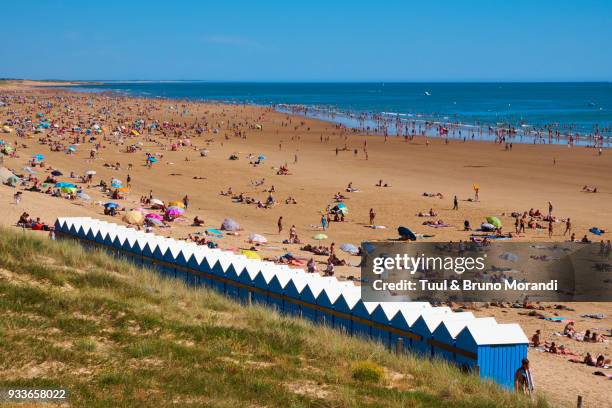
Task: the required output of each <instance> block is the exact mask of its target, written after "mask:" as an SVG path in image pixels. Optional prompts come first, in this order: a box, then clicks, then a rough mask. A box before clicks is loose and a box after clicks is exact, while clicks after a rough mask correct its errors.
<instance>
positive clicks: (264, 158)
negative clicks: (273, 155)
mask: <svg viewBox="0 0 612 408" xmlns="http://www.w3.org/2000/svg"><path fill="white" fill-rule="evenodd" d="M258 159H259V160H260V161H264V160H266V156H264V155H263V154H260V155H259V157H258Z"/></svg>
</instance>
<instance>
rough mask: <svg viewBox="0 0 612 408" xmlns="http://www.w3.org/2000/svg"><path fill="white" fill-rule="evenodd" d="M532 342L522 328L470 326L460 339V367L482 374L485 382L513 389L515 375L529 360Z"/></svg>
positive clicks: (459, 335)
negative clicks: (524, 361) (528, 354)
mask: <svg viewBox="0 0 612 408" xmlns="http://www.w3.org/2000/svg"><path fill="white" fill-rule="evenodd" d="M528 345H529V340H528V339H527V336H525V333H524V332H523V329H521V327H520V326H519V325H518V324H498V325H496V326H487V327H482V326H480V327H470V325H468V326H466V327H465V328H464V329H463V330H461V332H459V334H458V335H457V339H456V347H457V348H458V349H460V350H462V351H463V353H462V354H459V353H457V359H456V361H457V363H458V364H460V365H461V366H463V367H467V368H471V369H474V368H476V369H477V370H478V374H479V375H480V377H482V378H487V379H490V380H493V381H495V382H496V383H498V384H500V385H502V386H503V387H506V388H510V389H511V388H512V387H513V384H514V374H515V372H516V370H517V369H518V368H519V367H520V366H521V361H522V360H523V359H524V358H526V357H527V346H528Z"/></svg>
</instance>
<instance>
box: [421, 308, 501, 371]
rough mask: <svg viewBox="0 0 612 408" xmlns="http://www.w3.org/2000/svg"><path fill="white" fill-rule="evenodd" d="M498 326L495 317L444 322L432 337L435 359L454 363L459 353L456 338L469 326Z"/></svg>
mask: <svg viewBox="0 0 612 408" xmlns="http://www.w3.org/2000/svg"><path fill="white" fill-rule="evenodd" d="M496 324H497V321H496V320H495V318H493V317H481V318H476V319H468V320H443V321H442V323H440V325H439V326H438V327H437V328H436V329H435V330H434V331H433V333H432V335H431V343H432V346H433V352H434V357H438V358H441V359H445V360H448V361H453V362H454V361H455V360H456V356H457V352H456V351H455V350H454V349H455V338H456V337H457V335H458V334H459V332H460V331H461V330H463V329H464V328H465V327H466V326H468V325H470V326H471V327H472V328H476V327H477V326H494V325H496Z"/></svg>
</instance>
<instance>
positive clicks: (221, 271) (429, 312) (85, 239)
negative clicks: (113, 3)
mask: <svg viewBox="0 0 612 408" xmlns="http://www.w3.org/2000/svg"><path fill="white" fill-rule="evenodd" d="M55 234H56V236H57V237H58V238H74V239H77V240H78V241H79V242H81V243H82V244H83V245H85V246H97V247H101V248H103V249H105V250H107V251H109V252H110V253H112V254H113V255H116V256H120V257H126V258H128V259H130V260H131V261H133V262H134V263H136V264H138V265H143V266H147V267H150V268H152V269H155V270H157V271H158V272H159V273H160V274H162V275H163V276H166V277H172V278H177V279H183V280H184V281H185V282H186V283H187V284H189V285H193V286H204V287H209V288H213V289H215V290H216V291H218V292H220V293H223V294H225V295H227V296H229V297H232V298H235V299H237V300H238V301H240V302H243V303H247V304H251V303H260V304H265V305H267V306H269V307H272V308H275V309H276V310H278V311H279V312H281V313H284V314H289V315H295V316H301V317H303V318H306V319H309V320H311V321H313V322H316V323H323V324H326V325H328V326H330V327H333V328H336V329H338V330H342V331H344V332H346V333H348V334H350V335H355V336H362V337H365V338H370V339H373V340H375V341H378V342H381V343H383V344H385V345H386V346H387V347H389V348H394V349H396V350H398V351H402V352H412V353H416V354H418V355H421V356H423V357H424V358H440V359H445V360H447V361H450V362H453V363H455V364H457V365H458V366H460V367H462V368H465V369H469V370H476V371H477V372H478V374H479V375H480V376H481V377H482V378H486V379H490V380H493V381H495V382H497V383H498V384H500V385H502V386H504V387H507V388H511V387H512V386H513V383H514V373H515V371H516V369H517V368H519V366H520V365H521V360H522V359H523V358H525V357H527V346H528V340H527V337H526V336H525V333H524V332H523V330H522V329H521V327H520V326H519V325H518V324H498V323H497V322H496V321H495V319H494V318H492V317H488V318H477V317H475V316H474V315H473V314H472V313H471V312H453V311H452V310H451V309H450V308H448V307H433V306H432V305H431V304H429V303H428V302H384V303H378V302H364V301H363V300H362V297H361V289H360V287H359V286H357V285H355V284H354V283H353V282H350V281H339V280H337V279H336V278H335V277H322V276H320V275H318V274H311V273H307V272H305V271H304V270H302V269H295V268H289V267H288V266H286V265H276V264H274V263H272V262H266V261H261V260H254V259H248V258H247V257H246V256H244V255H238V254H235V253H233V252H230V251H224V250H221V249H211V248H208V247H206V246H200V245H196V244H195V243H191V242H186V241H179V240H175V239H172V238H165V237H161V236H158V235H155V234H151V233H145V232H142V231H137V230H135V229H133V228H127V227H125V226H122V225H117V224H113V223H108V222H106V221H102V220H97V219H92V218H88V217H73V218H58V219H57V221H56V223H55Z"/></svg>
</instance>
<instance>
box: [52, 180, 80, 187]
mask: <svg viewBox="0 0 612 408" xmlns="http://www.w3.org/2000/svg"><path fill="white" fill-rule="evenodd" d="M55 187H57V188H64V187H68V188H76V186H75V185H74V184H72V183H67V182H65V181H60V182H59V183H55Z"/></svg>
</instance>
